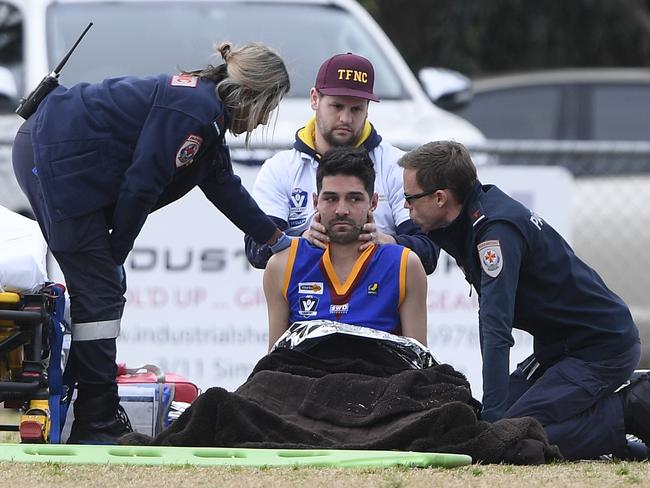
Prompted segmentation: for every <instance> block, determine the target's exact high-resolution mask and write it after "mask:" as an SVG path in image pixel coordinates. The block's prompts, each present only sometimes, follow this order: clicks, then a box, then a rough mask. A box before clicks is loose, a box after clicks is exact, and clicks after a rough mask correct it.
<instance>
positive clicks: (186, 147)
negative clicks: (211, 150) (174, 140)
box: [176, 134, 203, 168]
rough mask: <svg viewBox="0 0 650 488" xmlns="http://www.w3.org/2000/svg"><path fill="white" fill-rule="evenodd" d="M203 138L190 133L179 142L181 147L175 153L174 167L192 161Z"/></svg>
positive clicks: (180, 166) (179, 166)
mask: <svg viewBox="0 0 650 488" xmlns="http://www.w3.org/2000/svg"><path fill="white" fill-rule="evenodd" d="M202 142H203V138H202V137H201V136H197V135H196V134H190V135H189V136H187V139H185V141H184V142H183V144H181V148H180V149H179V150H178V152H177V153H176V167H177V168H182V167H183V166H187V165H189V164H192V163H193V162H194V157H195V156H196V153H198V152H199V148H200V147H201V143H202Z"/></svg>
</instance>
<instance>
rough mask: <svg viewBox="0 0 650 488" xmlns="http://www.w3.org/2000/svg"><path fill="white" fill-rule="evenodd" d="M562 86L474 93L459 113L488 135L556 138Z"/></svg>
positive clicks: (510, 137)
mask: <svg viewBox="0 0 650 488" xmlns="http://www.w3.org/2000/svg"><path fill="white" fill-rule="evenodd" d="M560 98H561V87H555V86H531V87H522V88H509V89H503V90H495V91H490V92H482V93H476V94H475V95H474V98H473V99H472V101H471V102H470V103H469V104H468V105H467V106H466V107H464V108H462V109H461V110H459V111H458V115H460V116H461V117H463V118H465V119H467V120H469V121H470V122H472V123H473V124H474V125H476V126H477V127H478V128H479V129H480V130H481V131H482V132H483V133H484V134H485V135H486V136H487V137H488V138H490V139H556V138H558V137H559V135H558V133H557V132H558V123H559V113H560Z"/></svg>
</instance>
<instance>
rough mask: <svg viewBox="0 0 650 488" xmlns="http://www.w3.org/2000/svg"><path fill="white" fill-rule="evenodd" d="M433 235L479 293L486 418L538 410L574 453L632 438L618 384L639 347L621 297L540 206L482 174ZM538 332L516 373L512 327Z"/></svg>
mask: <svg viewBox="0 0 650 488" xmlns="http://www.w3.org/2000/svg"><path fill="white" fill-rule="evenodd" d="M428 235H429V237H430V238H431V239H432V240H433V241H434V242H436V243H437V244H438V245H440V247H441V248H442V249H444V250H445V251H447V252H448V253H449V254H450V255H451V256H452V257H454V258H455V259H456V262H457V263H458V265H459V266H460V267H461V268H462V269H463V272H464V273H465V278H466V279H467V281H469V282H470V284H471V285H473V286H474V288H475V289H476V290H477V292H478V293H479V296H480V299H479V331H480V344H481V352H482V355H483V412H482V417H483V419H484V420H488V421H494V420H497V419H500V418H503V417H510V418H511V417H522V416H532V417H535V418H537V419H538V420H539V421H540V422H541V423H542V425H544V426H545V429H546V431H547V433H548V435H549V438H550V440H551V442H553V443H555V444H557V445H558V446H559V447H560V450H561V451H562V453H563V455H564V456H565V457H566V458H568V459H578V458H591V457H594V456H597V455H600V454H605V453H612V452H614V453H616V452H619V450H620V449H622V448H623V446H624V444H625V427H624V417H623V407H622V403H621V400H620V397H619V396H618V395H615V394H613V392H614V391H615V390H616V389H617V388H618V387H619V386H621V385H622V384H623V383H624V382H625V381H626V380H628V379H629V377H630V374H631V373H632V372H633V370H634V368H635V367H636V366H637V363H638V360H639V355H640V342H639V334H638V330H637V328H636V325H635V324H634V322H633V320H632V317H631V315H630V312H629V310H628V308H627V306H626V305H625V303H623V301H622V300H621V299H620V298H619V297H618V296H617V295H616V294H614V293H613V292H612V291H610V290H609V289H608V288H607V286H606V285H605V283H604V282H603V281H602V279H601V278H600V276H598V274H596V272H595V271H594V270H593V269H591V268H590V267H589V266H587V265H586V264H585V263H584V262H583V261H581V260H580V259H579V258H578V257H577V256H576V255H575V254H574V252H573V250H572V249H571V247H570V246H569V245H568V244H567V243H566V242H565V241H564V239H563V238H562V237H561V236H560V235H559V234H558V233H557V232H556V231H555V230H554V229H553V228H552V227H551V226H550V225H548V224H547V223H546V222H544V221H543V220H542V219H541V218H540V217H539V216H537V215H536V214H534V213H533V212H531V211H530V210H528V209H527V208H526V207H524V206H523V205H521V204H520V203H519V202H517V201H515V200H513V199H512V198H510V197H509V196H507V195H506V194H505V193H503V192H502V191H501V190H499V189H498V188H497V187H495V186H492V185H485V186H482V185H481V184H480V183H478V182H477V183H476V185H475V186H474V188H473V191H472V192H471V193H470V194H469V195H468V197H467V198H466V200H465V202H464V203H463V208H462V211H461V213H460V215H459V216H458V217H457V218H456V219H455V220H454V221H453V222H452V223H451V224H450V225H449V226H448V227H446V228H442V229H437V230H434V231H432V232H430V233H429V234H428ZM513 327H515V328H517V329H521V330H525V331H527V332H529V333H530V334H531V335H532V336H533V338H534V342H533V344H534V346H533V348H534V357H531V358H529V359H528V360H526V361H524V362H523V363H522V364H520V365H519V367H518V368H517V370H516V371H515V372H514V373H513V374H512V375H511V376H510V378H509V377H508V372H509V348H510V347H511V346H512V345H513V343H514V341H513V338H512V328H513Z"/></svg>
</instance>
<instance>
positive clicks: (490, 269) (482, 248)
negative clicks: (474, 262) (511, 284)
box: [477, 241, 503, 278]
mask: <svg viewBox="0 0 650 488" xmlns="http://www.w3.org/2000/svg"><path fill="white" fill-rule="evenodd" d="M477 249H478V255H479V258H480V260H481V267H482V268H483V271H485V274H486V275H488V276H490V277H492V278H496V277H497V276H499V273H500V272H501V270H502V269H503V255H502V254H501V244H500V243H499V241H484V242H481V243H480V244H479V245H478V246H477Z"/></svg>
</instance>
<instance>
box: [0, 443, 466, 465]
mask: <svg viewBox="0 0 650 488" xmlns="http://www.w3.org/2000/svg"><path fill="white" fill-rule="evenodd" d="M0 461H14V462H21V463H44V462H50V463H52V462H54V463H69V464H137V465H173V464H181V465H185V464H187V465H196V466H251V467H254V466H258V467H259V466H311V467H323V466H331V467H351V468H359V467H391V466H413V467H422V468H424V467H428V466H439V467H444V468H454V467H457V466H465V465H467V464H470V463H471V462H472V458H471V457H470V456H466V455H464V454H442V453H430V452H403V451H356V450H355V451H352V450H349V451H346V450H337V449H242V448H228V447H159V446H155V447H151V446H95V445H92V446H90V445H60V444H0Z"/></svg>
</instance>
